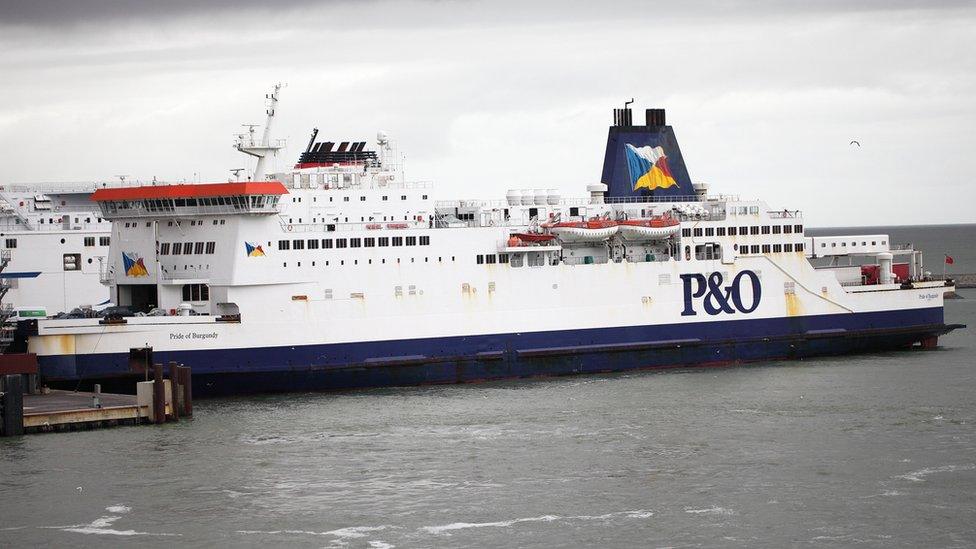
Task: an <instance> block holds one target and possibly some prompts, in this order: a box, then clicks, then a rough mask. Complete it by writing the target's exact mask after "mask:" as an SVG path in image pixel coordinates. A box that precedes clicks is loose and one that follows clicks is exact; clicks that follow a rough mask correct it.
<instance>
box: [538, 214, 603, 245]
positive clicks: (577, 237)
mask: <svg viewBox="0 0 976 549" xmlns="http://www.w3.org/2000/svg"><path fill="white" fill-rule="evenodd" d="M542 228H544V229H548V230H549V232H550V233H551V234H553V235H556V236H557V237H559V240H561V241H563V242H601V241H604V240H607V239H609V238H610V237H611V236H613V235H615V234H617V229H618V227H617V222H616V221H611V220H609V219H591V220H589V221H562V222H560V223H545V224H543V225H542Z"/></svg>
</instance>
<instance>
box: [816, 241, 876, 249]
mask: <svg viewBox="0 0 976 549" xmlns="http://www.w3.org/2000/svg"><path fill="white" fill-rule="evenodd" d="M887 244H888V241H887V240H882V241H881V245H882V246H885V245H887ZM840 245H841V247H842V248H846V247H847V242H841V243H840ZM867 245H868V242H867V241H866V240H862V241H861V246H867ZM871 245H872V246H877V245H878V241H877V240H872V241H871ZM851 246H857V242H851ZM820 247H821V248H826V247H827V243H826V242H821V243H820ZM830 247H831V248H836V247H837V243H836V242H831V243H830Z"/></svg>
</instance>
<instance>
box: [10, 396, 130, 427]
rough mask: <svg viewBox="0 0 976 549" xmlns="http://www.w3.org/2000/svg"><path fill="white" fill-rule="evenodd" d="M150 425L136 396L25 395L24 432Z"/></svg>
mask: <svg viewBox="0 0 976 549" xmlns="http://www.w3.org/2000/svg"><path fill="white" fill-rule="evenodd" d="M140 423H149V409H148V407H147V406H139V404H138V399H137V398H136V396H135V395H117V394H111V393H88V392H73V391H50V392H49V393H47V394H34V395H24V432H25V433H35V432H46V431H74V430H82V429H97V428H101V427H114V426H116V425H138V424H140Z"/></svg>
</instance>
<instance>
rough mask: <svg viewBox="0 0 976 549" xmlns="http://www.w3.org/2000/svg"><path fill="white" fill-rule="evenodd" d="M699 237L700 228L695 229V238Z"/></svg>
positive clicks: (700, 233)
mask: <svg viewBox="0 0 976 549" xmlns="http://www.w3.org/2000/svg"><path fill="white" fill-rule="evenodd" d="M701 235H702V230H701V227H695V236H701Z"/></svg>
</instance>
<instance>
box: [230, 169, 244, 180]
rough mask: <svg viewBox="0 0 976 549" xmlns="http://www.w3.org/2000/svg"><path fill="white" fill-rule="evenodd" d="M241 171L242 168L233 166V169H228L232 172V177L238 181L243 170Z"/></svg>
mask: <svg viewBox="0 0 976 549" xmlns="http://www.w3.org/2000/svg"><path fill="white" fill-rule="evenodd" d="M243 171H244V168H234V169H233V170H231V171H230V173H232V174H234V179H236V180H237V181H240V180H241V172H243Z"/></svg>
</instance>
